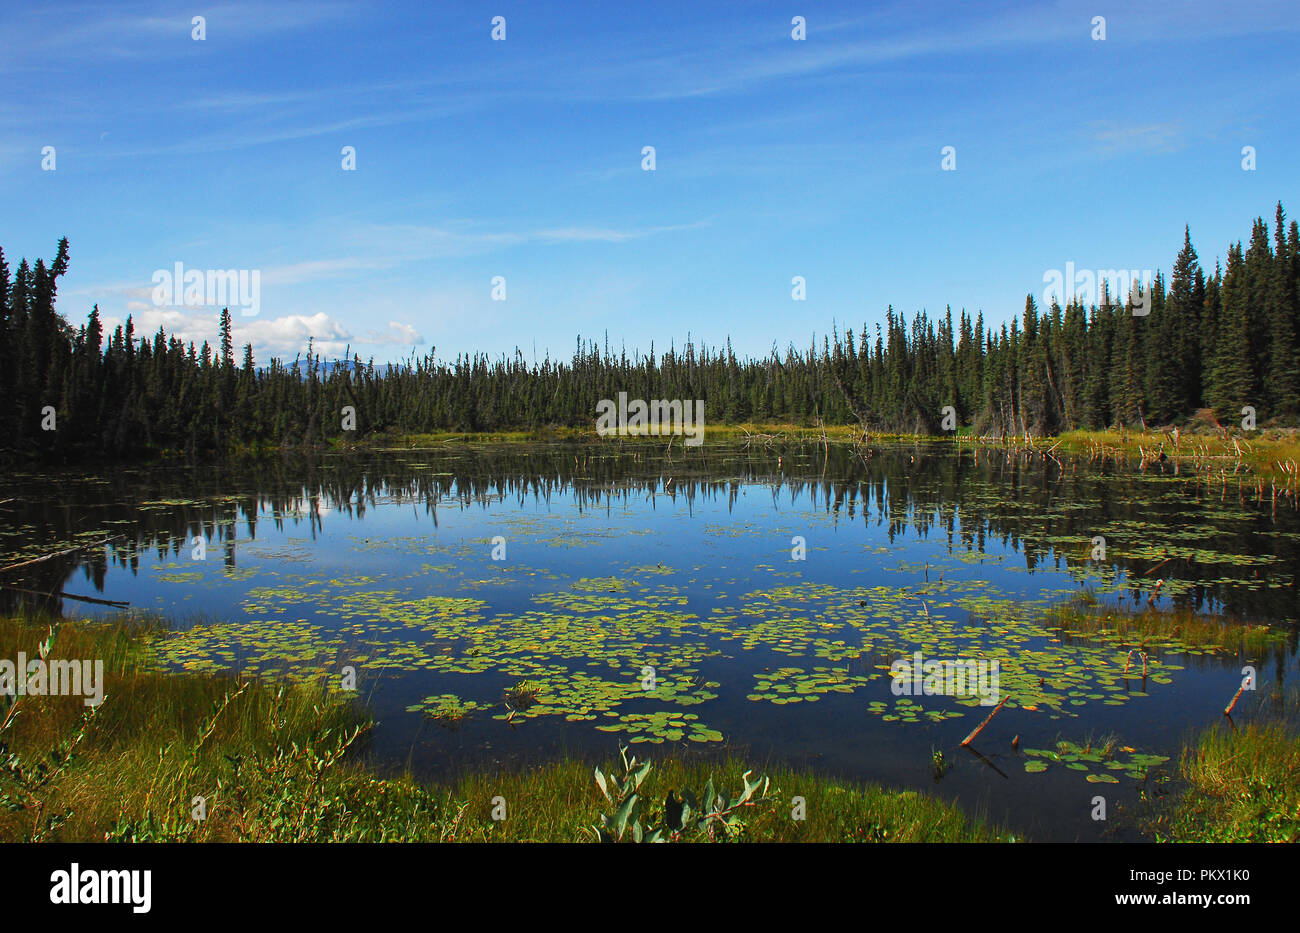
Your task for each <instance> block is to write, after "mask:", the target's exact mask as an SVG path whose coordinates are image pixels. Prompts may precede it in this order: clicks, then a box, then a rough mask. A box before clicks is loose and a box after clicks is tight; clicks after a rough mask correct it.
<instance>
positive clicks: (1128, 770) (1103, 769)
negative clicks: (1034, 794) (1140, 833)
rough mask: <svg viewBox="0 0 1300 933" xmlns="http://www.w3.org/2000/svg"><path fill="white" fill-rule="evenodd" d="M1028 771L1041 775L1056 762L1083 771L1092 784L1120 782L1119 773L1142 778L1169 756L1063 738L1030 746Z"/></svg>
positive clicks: (1072, 769)
mask: <svg viewBox="0 0 1300 933" xmlns="http://www.w3.org/2000/svg"><path fill="white" fill-rule="evenodd" d="M1021 753H1022V754H1023V755H1025V756H1026V759H1027V760H1026V761H1025V772H1026V773H1027V774H1038V773H1041V772H1043V771H1046V770H1047V769H1048V768H1049V767H1050V766H1052V765H1063V766H1064V767H1065V768H1067V769H1069V770H1071V771H1082V772H1084V774H1085V778H1086V780H1087V781H1088V782H1089V783H1090V784H1118V783H1119V775H1124V776H1126V777H1130V778H1133V779H1134V780H1137V781H1140V780H1143V779H1144V778H1145V777H1146V776H1147V772H1148V771H1150V770H1151V769H1152V768H1154V767H1156V766H1158V765H1162V764H1164V763H1165V762H1166V761H1168V760H1169V759H1168V758H1167V757H1166V756H1164V755H1152V754H1146V753H1141V752H1138V751H1137V750H1135V749H1134V748H1132V747H1131V746H1120V747H1115V746H1114V744H1113V743H1111V744H1109V745H1107V746H1102V747H1094V746H1093V745H1092V743H1091V742H1089V743H1087V744H1086V745H1078V744H1076V743H1074V742H1069V741H1064V740H1062V741H1060V742H1057V743H1056V747H1055V748H1050V749H1044V748H1026V749H1022V750H1021Z"/></svg>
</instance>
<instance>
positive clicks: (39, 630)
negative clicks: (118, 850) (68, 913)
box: [0, 613, 1300, 842]
mask: <svg viewBox="0 0 1300 933" xmlns="http://www.w3.org/2000/svg"><path fill="white" fill-rule="evenodd" d="M1056 620H1057V621H1058V622H1060V621H1062V617H1061V616H1060V615H1058V616H1057V617H1056ZM1105 621H1106V624H1107V625H1108V626H1111V627H1114V626H1115V625H1116V624H1117V623H1116V621H1115V620H1114V619H1113V618H1112V619H1106V620H1105ZM1118 624H1119V625H1121V626H1122V627H1123V629H1122V630H1123V631H1124V632H1125V633H1134V634H1137V633H1138V632H1139V631H1140V630H1141V629H1144V628H1145V629H1148V630H1149V631H1150V632H1152V633H1159V632H1164V631H1168V630H1169V627H1170V626H1171V625H1176V626H1177V627H1178V631H1179V632H1180V633H1181V634H1182V637H1183V638H1184V639H1185V640H1188V641H1198V640H1202V639H1203V640H1205V642H1206V644H1209V643H1210V642H1215V643H1217V644H1220V645H1222V644H1223V629H1222V628H1221V627H1219V626H1217V625H1209V624H1207V625H1203V626H1195V625H1189V624H1188V620H1186V619H1182V620H1172V621H1171V620H1168V619H1162V618H1160V617H1159V615H1158V614H1154V613H1144V614H1142V616H1140V617H1138V616H1135V617H1134V618H1132V619H1125V620H1123V621H1121V622H1119V623H1118ZM1070 627H1072V628H1075V627H1076V626H1070ZM160 632H161V629H160V628H159V627H158V623H141V622H139V621H134V620H128V619H118V620H113V621H108V622H91V621H63V622H50V621H48V620H42V619H31V618H26V617H5V618H0V657H8V658H13V657H16V655H17V652H18V651H23V652H25V653H26V654H27V655H28V657H37V656H38V655H39V652H40V651H41V642H42V641H44V640H45V639H47V638H49V640H50V644H49V647H48V654H49V656H50V657H51V658H91V657H93V658H100V659H102V660H103V661H104V672H105V676H104V680H105V697H106V699H105V701H104V703H103V704H101V705H100V706H99V707H96V708H94V709H93V711H91V710H87V708H86V707H85V706H84V703H83V700H82V698H81V697H32V696H29V697H22V698H19V699H18V700H17V701H16V702H15V701H14V700H12V699H11V698H8V697H2V698H0V707H2V709H0V721H2V723H3V725H0V745H3V749H0V762H2V763H3V766H2V767H0V804H4V806H2V807H0V841H20V840H21V841H102V840H113V841H169V840H189V841H357V842H360V841H413V842H414V841H438V842H460V841H479V842H486V841H515V842H522V841H550V842H556V841H559V842H580V841H585V840H590V839H593V838H595V836H594V833H593V827H595V826H596V825H599V824H600V822H601V815H602V814H603V813H608V814H613V815H616V813H615V812H614V811H615V808H614V807H611V806H610V805H609V801H607V800H606V799H605V797H603V796H602V794H601V792H600V789H599V788H598V787H597V785H596V782H595V780H594V779H593V774H592V772H591V770H590V767H589V765H588V764H586V763H583V762H581V761H577V760H572V759H569V760H563V761H558V762H554V763H551V764H548V765H545V766H543V767H541V768H538V769H535V770H531V771H527V772H518V773H502V774H496V773H489V772H478V773H470V774H466V775H463V776H462V777H460V778H458V779H455V780H451V781H446V782H443V783H440V784H424V783H421V782H418V781H416V780H414V779H412V778H411V777H410V776H409V775H401V776H397V777H385V778H381V777H379V776H377V775H376V774H375V773H374V772H372V771H370V770H368V769H367V768H366V767H365V766H364V765H363V764H361V763H358V762H357V760H356V759H357V758H358V757H359V756H358V755H357V754H356V753H357V752H359V751H362V750H363V749H364V746H365V742H366V737H367V733H368V731H369V729H370V727H371V725H372V724H373V723H372V721H371V719H370V717H369V715H368V712H367V711H366V710H365V709H364V708H363V707H362V706H361V705H360V704H359V703H358V702H357V701H356V700H355V698H353V697H352V696H351V695H346V694H340V693H329V692H326V691H325V690H323V689H322V688H321V687H320V686H318V685H302V684H298V685H285V684H277V683H275V682H272V681H266V680H264V681H238V680H236V679H233V678H230V677H226V676H216V675H206V674H194V673H161V672H158V671H157V670H156V669H154V668H152V667H150V666H149V665H147V664H146V663H144V659H145V654H146V651H145V646H146V645H147V643H148V641H149V639H150V638H151V637H154V636H155V635H157V634H159V633H160ZM1245 643H1246V644H1249V645H1251V646H1254V645H1255V644H1258V636H1257V635H1255V634H1250V635H1247V636H1246V638H1245ZM608 764H609V763H603V764H602V767H603V768H605V770H606V771H607V772H608V771H609V770H610V769H609V767H608ZM751 768H753V763H748V764H747V763H744V762H741V761H739V760H736V759H734V758H728V759H725V760H721V761H719V760H714V759H706V758H693V759H688V758H681V757H673V756H667V757H664V758H655V759H652V762H651V768H650V770H649V772H648V773H647V774H646V775H645V776H644V781H645V783H644V785H643V786H642V787H641V788H640V796H641V798H642V801H643V804H644V803H646V802H648V803H649V807H648V810H647V811H646V812H644V813H643V819H645V820H646V821H647V823H649V822H650V821H653V820H660V821H662V819H663V815H664V805H663V804H662V803H656V802H661V801H664V800H665V797H666V796H667V795H668V794H669V792H670V791H671V792H681V791H684V790H687V789H692V788H693V789H694V790H695V792H697V793H698V792H699V790H700V788H703V787H705V785H706V783H707V782H709V781H710V780H711V781H712V782H713V784H714V786H715V787H716V790H717V792H718V793H721V794H724V795H738V794H739V793H740V789H741V788H742V787H743V786H745V785H744V784H743V780H744V778H743V774H744V773H745V772H747V771H749V770H750V769H751ZM754 770H758V769H754ZM1180 773H1181V778H1182V779H1183V781H1184V782H1185V784H1186V790H1185V792H1184V793H1183V794H1182V795H1180V797H1179V799H1178V800H1177V802H1176V803H1175V804H1174V805H1173V806H1172V807H1171V808H1166V809H1165V810H1164V811H1163V812H1162V813H1160V814H1159V816H1158V818H1157V819H1156V820H1155V821H1154V822H1153V824H1152V830H1151V831H1152V832H1153V835H1154V837H1155V838H1157V839H1161V840H1165V841H1235V840H1251V841H1260V840H1288V841H1294V840H1295V839H1296V838H1297V836H1300V740H1297V737H1296V736H1295V734H1294V730H1288V729H1287V728H1285V727H1284V725H1283V723H1282V720H1280V719H1279V720H1278V721H1273V722H1267V721H1266V722H1262V723H1252V724H1249V725H1247V726H1244V727H1242V728H1241V729H1239V730H1238V729H1235V728H1234V729H1233V730H1232V731H1229V730H1227V729H1225V728H1221V727H1217V726H1216V727H1213V728H1211V729H1209V730H1206V731H1204V732H1203V733H1201V734H1200V735H1199V736H1197V737H1195V738H1194V739H1193V740H1192V741H1190V742H1189V743H1188V745H1187V747H1186V748H1185V749H1184V750H1183V753H1182V760H1181V764H1180ZM764 774H765V776H766V778H767V779H768V781H769V782H770V783H769V786H768V788H767V792H766V794H764V795H759V796H758V797H756V798H755V799H753V800H751V801H749V802H747V803H746V804H745V805H743V806H740V807H739V808H738V810H737V811H736V814H735V815H736V817H737V818H738V819H739V821H740V823H741V824H742V825H741V826H740V827H738V828H733V830H732V832H731V833H730V834H729V835H730V836H731V838H740V839H743V840H746V841H771V842H799V841H816V842H848V841H899V842H995V841H1014V840H1015V839H1016V837H1015V836H1014V834H1012V833H1010V832H1008V831H1006V830H1004V829H1001V828H998V827H995V826H991V825H989V824H988V823H987V822H986V821H985V820H984V819H982V818H980V817H978V816H971V815H969V814H966V813H964V812H963V811H962V810H961V809H960V808H959V807H958V806H956V805H954V804H951V803H948V802H946V801H943V800H941V799H938V798H934V797H930V796H927V795H925V794H920V793H917V792H915V791H900V790H894V789H888V788H884V787H880V786H878V785H872V784H857V783H854V782H844V781H839V780H836V779H830V778H825V777H819V776H817V775H814V774H810V773H806V772H798V771H795V770H792V769H788V768H780V767H778V768H774V769H770V770H766V771H764ZM796 795H797V796H800V797H803V798H804V800H805V801H806V819H804V820H802V821H798V820H794V819H792V818H791V802H792V798H793V797H795V796H796ZM701 797H703V795H701ZM199 798H202V807H203V810H204V812H203V815H204V819H202V820H196V819H194V818H193V817H194V813H195V812H196V809H195V808H196V807H198V806H199V805H200V801H199ZM502 804H504V807H505V809H506V815H507V818H506V819H494V818H493V815H494V810H499V807H500V806H501V805H502ZM656 808H657V810H656ZM719 822H721V821H719ZM713 828H714V829H715V830H716V829H717V827H716V826H715V827H713ZM687 835H688V837H690V838H700V839H703V838H708V834H707V833H695V834H694V835H693V836H691V834H687Z"/></svg>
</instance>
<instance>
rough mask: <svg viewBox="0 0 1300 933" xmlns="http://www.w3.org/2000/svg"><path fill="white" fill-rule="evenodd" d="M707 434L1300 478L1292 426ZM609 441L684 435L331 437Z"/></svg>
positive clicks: (428, 445)
mask: <svg viewBox="0 0 1300 933" xmlns="http://www.w3.org/2000/svg"><path fill="white" fill-rule="evenodd" d="M704 436H705V437H706V442H708V441H717V440H723V441H724V442H735V441H741V440H752V441H754V442H758V443H763V444H765V445H766V444H767V443H769V442H771V443H773V444H782V443H792V444H806V443H821V442H823V441H825V442H826V443H831V444H855V443H862V442H864V441H865V443H867V444H877V443H909V442H910V443H917V442H934V441H948V442H951V443H956V444H959V445H962V446H968V445H969V446H978V447H982V448H990V447H992V448H1004V449H1011V450H1027V451H1030V452H1034V453H1038V454H1043V455H1051V454H1053V453H1056V452H1060V453H1062V454H1071V455H1075V456H1085V457H1088V458H1089V459H1092V460H1099V461H1103V462H1112V463H1115V464H1118V465H1120V466H1123V467H1134V466H1136V467H1138V468H1144V467H1146V466H1147V465H1149V464H1151V463H1156V462H1166V461H1168V462H1173V463H1178V464H1180V465H1185V466H1188V467H1191V468H1192V469H1194V470H1196V471H1198V472H1204V473H1207V474H1211V475H1217V474H1232V475H1237V474H1239V473H1241V472H1242V471H1243V470H1244V471H1246V472H1248V473H1250V474H1251V475H1253V476H1255V477H1256V478H1257V479H1259V480H1263V481H1268V482H1271V483H1275V484H1278V483H1280V484H1282V485H1284V486H1286V487H1295V485H1296V482H1297V479H1298V478H1300V432H1297V431H1296V430H1294V429H1261V430H1259V431H1252V432H1241V431H1232V432H1229V431H1226V430H1225V431H1210V430H1205V429H1204V427H1203V426H1198V430H1197V431H1195V432H1192V431H1185V430H1178V431H1175V430H1174V429H1172V428H1169V429H1149V430H1128V429H1107V430H1104V431H1085V430H1078V431H1067V432H1064V433H1062V434H1059V435H1055V436H1045V437H1035V436H1029V437H1027V438H1026V437H1013V436H1005V437H993V436H980V435H976V434H974V433H973V432H972V431H971V430H970V429H969V428H964V429H959V430H958V431H956V432H953V433H951V434H945V435H938V436H935V435H923V434H891V433H877V432H866V433H865V434H864V432H863V430H862V429H861V428H860V427H858V426H857V425H827V426H825V427H820V426H817V427H809V426H806V425H794V424H783V423H775V424H753V423H745V424H721V425H709V426H707V429H706V431H705V435H704ZM557 441H558V442H571V443H614V444H633V445H644V446H650V447H655V446H663V447H667V446H669V444H670V443H671V444H672V446H673V447H675V448H678V449H680V448H681V447H682V438H681V437H673V436H671V435H639V436H636V435H630V436H611V437H600V436H599V435H597V434H596V432H595V430H594V428H561V427H553V428H546V429H539V430H520V431H484V432H465V431H446V432H431V433H400V432H390V433H386V434H379V435H372V436H369V437H364V438H359V439H357V440H355V441H335V442H332V444H331V447H332V448H333V449H339V450H377V451H383V450H427V449H439V448H446V447H452V446H456V445H461V444H527V443H539V442H557Z"/></svg>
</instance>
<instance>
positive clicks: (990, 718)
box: [961, 694, 1011, 745]
mask: <svg viewBox="0 0 1300 933" xmlns="http://www.w3.org/2000/svg"><path fill="white" fill-rule="evenodd" d="M1009 699H1011V694H1007V695H1006V696H1004V697H1003V698H1002V703H1005V702H1007V700H1009ZM1002 703H999V704H998V705H997V706H995V707H993V712H991V713H989V714H988V716H987V717H986V718H985V720H984V721H983V722H982V723H980V724H979V725H978V726H976V727H975V729H974V731H973V732H971V734H970V735H968V736H966V738H964V739H962V740H961V744H962V745H969V744H970V743H971V742H973V741H975V736H977V735H979V734H980V733H981V732H982V731H984V727H985V726H987V725H988V724H989V723H990V722H992V721H993V717H994V716H996V715H997V714H998V710H1000V709H1002Z"/></svg>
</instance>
